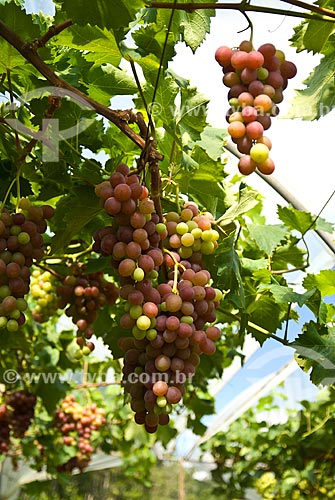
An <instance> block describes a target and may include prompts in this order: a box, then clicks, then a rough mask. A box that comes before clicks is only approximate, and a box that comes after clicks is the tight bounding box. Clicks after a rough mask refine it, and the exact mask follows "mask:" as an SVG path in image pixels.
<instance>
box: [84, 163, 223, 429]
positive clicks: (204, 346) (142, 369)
mask: <svg viewBox="0 0 335 500" xmlns="http://www.w3.org/2000/svg"><path fill="white" fill-rule="evenodd" d="M96 194H97V195H98V196H100V198H101V199H102V200H103V203H104V208H105V210H106V212H107V213H108V214H109V215H111V217H112V222H111V225H109V226H106V227H105V228H103V229H99V230H98V231H96V233H95V235H94V238H95V243H94V246H93V249H94V250H95V251H96V252H99V253H101V254H102V255H104V256H111V262H112V265H113V267H114V268H115V270H116V272H117V274H118V275H119V280H120V285H121V289H120V297H121V299H123V300H124V314H123V315H122V317H121V319H120V326H121V328H122V329H123V330H124V331H125V334H124V335H123V336H122V337H121V339H120V341H119V345H120V347H121V349H122V350H123V351H124V366H123V382H124V388H125V391H126V392H127V393H129V395H130V400H131V408H132V410H133V411H134V412H135V421H136V422H137V423H138V424H144V426H145V429H146V430H147V431H148V432H155V431H156V430H157V428H158V425H159V424H161V425H166V424H167V423H168V422H169V413H170V412H171V410H172V405H173V404H177V403H179V402H180V401H181V399H182V396H183V394H184V392H185V386H186V382H187V381H188V380H189V379H190V378H191V377H192V376H193V375H194V373H195V368H196V366H198V364H199V362H200V355H201V354H202V353H204V354H213V353H214V352H215V344H214V340H217V339H218V338H219V337H220V330H219V329H218V328H217V327H216V326H212V324H213V323H214V322H215V319H216V315H215V308H216V307H217V306H218V303H219V300H220V299H221V297H222V293H221V292H220V291H219V290H216V289H214V288H213V287H212V286H211V277H210V273H209V272H208V271H207V270H205V269H204V266H205V264H204V262H203V259H202V256H203V255H209V254H211V253H213V252H214V251H215V248H216V247H217V239H218V233H217V232H216V231H215V230H213V229H212V222H213V217H212V216H211V215H210V214H209V213H204V214H201V213H199V211H198V207H197V206H196V205H195V204H194V203H191V202H189V203H186V204H185V207H184V209H183V210H182V211H181V213H180V214H178V213H176V212H169V213H168V214H166V216H165V217H164V220H163V221H160V220H159V217H158V215H157V214H156V212H155V206H154V203H153V201H152V200H151V199H150V197H149V195H148V190H147V188H146V187H145V186H142V185H141V184H140V181H139V178H138V176H137V175H136V174H133V173H131V171H130V169H129V168H128V166H126V165H124V164H121V165H119V166H118V167H117V169H116V172H114V173H113V174H112V175H111V177H110V179H109V181H104V182H102V183H100V184H99V185H97V186H96Z"/></svg>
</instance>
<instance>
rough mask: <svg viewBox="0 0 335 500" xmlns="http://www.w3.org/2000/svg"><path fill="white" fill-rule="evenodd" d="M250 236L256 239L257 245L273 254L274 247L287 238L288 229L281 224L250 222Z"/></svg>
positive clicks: (267, 252)
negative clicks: (259, 224) (261, 224)
mask: <svg viewBox="0 0 335 500" xmlns="http://www.w3.org/2000/svg"><path fill="white" fill-rule="evenodd" d="M248 230H249V234H250V237H251V238H252V239H253V240H255V242H256V244H257V246H258V247H259V248H260V249H261V250H263V252H265V253H266V254H267V255H271V254H272V253H273V251H274V249H275V248H276V247H277V246H278V245H279V243H280V242H281V241H282V240H283V239H284V238H285V236H286V234H287V229H286V228H285V226H283V225H280V224H267V225H266V226H258V225H256V224H248Z"/></svg>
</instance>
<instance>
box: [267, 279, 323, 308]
mask: <svg viewBox="0 0 335 500" xmlns="http://www.w3.org/2000/svg"><path fill="white" fill-rule="evenodd" d="M258 290H259V291H261V290H269V291H270V292H271V293H272V295H273V297H274V299H275V300H276V302H278V303H283V304H286V303H288V302H292V303H297V304H298V305H299V306H300V307H302V306H303V305H304V304H305V302H306V301H307V300H308V299H310V298H311V297H312V295H313V294H314V292H315V289H312V290H308V291H307V292H305V293H297V292H294V290H292V288H290V287H287V286H281V285H267V284H261V285H260V286H259V287H258Z"/></svg>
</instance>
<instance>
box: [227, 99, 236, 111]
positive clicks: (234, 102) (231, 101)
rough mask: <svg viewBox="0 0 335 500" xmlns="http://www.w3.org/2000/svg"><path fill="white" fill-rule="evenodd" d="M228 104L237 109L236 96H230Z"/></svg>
mask: <svg viewBox="0 0 335 500" xmlns="http://www.w3.org/2000/svg"><path fill="white" fill-rule="evenodd" d="M228 102H229V104H230V106H231V107H232V108H234V109H238V108H239V103H238V99H237V97H232V98H231V99H229V101H228Z"/></svg>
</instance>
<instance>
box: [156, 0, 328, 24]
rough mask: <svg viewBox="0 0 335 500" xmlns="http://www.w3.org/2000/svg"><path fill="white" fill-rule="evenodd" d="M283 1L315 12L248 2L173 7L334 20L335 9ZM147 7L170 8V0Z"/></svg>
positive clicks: (294, 1) (187, 9) (178, 5)
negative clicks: (296, 10)
mask: <svg viewBox="0 0 335 500" xmlns="http://www.w3.org/2000/svg"><path fill="white" fill-rule="evenodd" d="M283 1H284V2H285V3H287V4H289V5H293V6H295V7H300V8H302V9H306V10H310V11H313V12H315V14H310V13H305V12H295V11H290V10H285V9H276V8H273V7H264V6H261V5H251V4H250V3H245V2H243V1H242V2H241V3H239V4H238V3H232V2H227V3H214V2H205V3H183V4H177V5H176V6H175V7H174V8H175V9H176V10H185V11H186V12H190V13H192V12H194V11H195V10H207V9H226V10H238V11H240V12H242V13H244V12H245V11H250V12H263V13H268V14H279V15H284V16H289V17H300V18H304V19H314V20H317V21H327V22H335V11H332V10H329V9H324V8H322V7H318V6H316V5H310V4H307V3H305V2H301V1H298V0H283ZM147 7H148V8H150V7H151V8H155V9H171V8H172V4H171V3H170V2H151V3H150V4H148V5H147Z"/></svg>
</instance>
